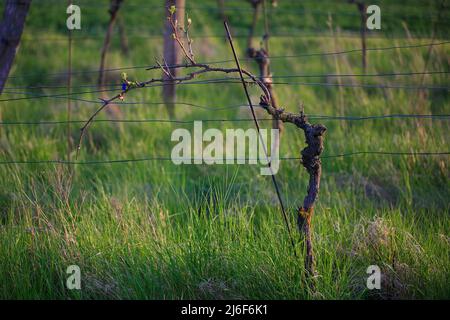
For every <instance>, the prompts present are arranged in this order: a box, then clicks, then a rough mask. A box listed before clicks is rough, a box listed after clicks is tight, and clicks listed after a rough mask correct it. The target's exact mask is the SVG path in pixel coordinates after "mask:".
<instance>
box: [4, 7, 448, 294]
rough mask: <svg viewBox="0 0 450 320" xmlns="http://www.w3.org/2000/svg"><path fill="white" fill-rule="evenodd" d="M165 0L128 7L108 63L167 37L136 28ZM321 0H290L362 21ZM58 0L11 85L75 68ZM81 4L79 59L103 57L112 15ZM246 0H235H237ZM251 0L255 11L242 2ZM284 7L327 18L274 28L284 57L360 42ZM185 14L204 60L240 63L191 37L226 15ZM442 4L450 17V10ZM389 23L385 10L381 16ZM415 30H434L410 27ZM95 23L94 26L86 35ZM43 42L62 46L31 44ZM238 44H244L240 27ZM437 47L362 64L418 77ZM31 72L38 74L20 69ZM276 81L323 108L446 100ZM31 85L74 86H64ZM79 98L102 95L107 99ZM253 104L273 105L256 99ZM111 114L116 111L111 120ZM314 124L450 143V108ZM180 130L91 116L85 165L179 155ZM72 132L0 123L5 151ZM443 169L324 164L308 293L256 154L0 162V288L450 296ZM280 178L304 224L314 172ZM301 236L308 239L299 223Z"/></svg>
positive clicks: (49, 150)
mask: <svg viewBox="0 0 450 320" xmlns="http://www.w3.org/2000/svg"><path fill="white" fill-rule="evenodd" d="M46 1H49V0H46ZM46 1H43V3H44V2H46ZM126 2H127V1H126ZM160 2H161V1H159V2H158V1H152V2H149V1H133V5H128V6H127V4H125V6H124V8H123V10H124V20H125V22H126V28H127V30H128V29H129V30H130V31H129V32H130V38H129V43H130V52H131V53H130V56H129V57H124V56H123V55H122V54H121V52H120V47H119V43H118V39H117V37H115V39H114V42H113V44H112V47H111V50H110V52H109V55H108V66H109V67H119V66H132V65H152V64H153V63H154V60H155V58H159V57H160V56H161V53H162V41H161V39H159V38H140V37H135V36H133V35H136V34H143V35H147V34H155V33H158V32H159V30H161V23H162V22H161V21H162V17H161V15H162V10H159V11H158V10H151V9H149V8H146V7H144V8H140V7H139V5H138V4H139V3H148V5H149V6H150V3H151V4H152V5H159V3H160ZM188 2H189V1H188ZM327 2H328V6H327V5H326V4H320V5H318V6H316V5H315V4H313V3H312V2H305V3H304V4H303V2H302V4H298V5H296V7H295V8H299V9H301V8H306V9H310V10H313V9H317V10H322V11H324V10H325V11H330V12H331V13H333V14H335V16H334V18H333V24H332V28H333V30H334V33H335V34H337V33H339V30H340V29H342V32H346V31H355V32H356V31H358V27H359V21H358V17H357V16H356V17H355V16H352V15H338V13H339V12H341V13H348V12H356V9H355V8H354V7H353V6H350V5H345V4H344V5H342V4H337V3H336V2H329V1H327ZM51 3H52V4H51V5H50V4H47V5H45V6H44V5H41V6H39V3H38V2H37V1H36V3H34V4H33V7H32V10H31V13H30V16H29V19H28V23H27V26H26V30H25V34H24V36H23V37H24V39H29V40H25V41H23V42H22V44H21V47H20V50H19V51H18V54H17V56H16V60H15V64H14V66H13V69H12V72H11V76H17V78H11V79H10V80H9V82H8V83H7V84H6V86H7V87H10V88H11V87H20V86H32V85H34V86H36V85H44V84H55V85H58V84H59V85H63V84H65V83H66V79H65V78H64V77H63V76H60V77H56V78H54V77H51V76H50V74H51V73H60V72H65V71H66V67H67V60H66V57H67V41H66V32H65V29H64V25H65V19H66V15H65V14H64V12H65V6H64V5H61V4H56V2H55V3H53V2H51ZM81 3H82V4H81V7H82V12H83V13H82V14H83V16H82V24H83V30H82V31H80V32H81V35H78V34H77V33H76V32H75V34H74V36H75V38H76V39H75V40H74V47H73V65H74V66H73V69H74V70H79V71H82V70H95V69H96V68H98V64H99V56H100V48H101V45H102V36H103V32H104V30H105V28H106V27H105V24H106V21H107V15H106V9H107V6H106V5H95V6H91V7H88V8H86V10H85V11H83V10H84V9H83V2H81ZM105 3H107V2H101V3H100V4H105ZM236 3H237V2H233V5H239V3H237V4H236ZM379 3H381V8H382V12H384V11H386V15H387V16H388V15H391V16H392V15H395V13H396V12H397V11H398V10H401V11H402V12H403V13H404V14H405V15H417V14H419V15H421V14H424V15H425V13H431V14H436V11H435V9H433V7H431V6H428V5H425V4H424V3H423V2H418V1H407V3H406V4H407V6H405V8H404V9H402V8H399V6H400V5H399V4H398V3H395V2H394V1H382V2H379ZM202 5H203V3H202ZM204 5H205V6H215V5H216V2H215V1H212V0H210V1H204ZM384 5H385V6H386V7H384ZM419 5H422V6H425V8H419ZM193 6H194V5H193ZM198 6H200V5H198ZM243 6H245V7H249V5H247V4H246V3H244V4H243ZM384 8H386V9H384ZM279 9H280V10H281V11H280V12H281V13H277V14H274V17H273V19H272V29H273V30H274V33H275V32H280V33H281V32H287V31H289V30H302V31H303V30H304V31H305V34H306V33H309V34H311V33H312V32H315V31H317V30H319V31H320V34H321V35H322V36H317V37H309V36H308V37H307V36H305V37H301V36H299V37H295V38H292V39H291V38H288V37H273V38H271V40H270V48H271V54H272V55H273V56H277V55H292V54H300V53H315V52H328V51H341V50H349V49H355V48H359V47H360V40H359V38H358V37H350V38H349V37H338V38H333V37H332V36H330V34H331V30H330V28H329V27H328V26H327V24H326V19H327V16H326V15H325V16H323V15H318V16H314V15H313V14H311V13H310V14H305V16H302V15H300V14H299V13H289V12H288V11H289V9H290V7H289V5H288V4H286V2H284V1H281V2H280V5H279ZM283 10H284V11H283ZM396 10H397V11H396ZM232 12H233V15H231V16H230V23H231V25H232V27H233V28H235V29H236V30H237V31H236V32H238V31H239V32H240V33H241V34H245V32H246V29H245V28H247V27H248V25H249V24H250V22H251V17H250V15H249V13H248V12H245V11H236V12H235V11H232ZM388 12H389V13H388ZM190 16H192V19H193V26H192V28H193V30H192V37H193V38H194V39H195V42H194V50H195V51H196V53H197V57H198V60H199V61H214V60H222V59H230V58H232V56H231V51H230V49H229V47H228V46H227V43H226V42H225V41H224V39H223V38H202V37H198V38H196V33H197V34H223V30H222V25H221V22H220V20H219V19H218V17H217V15H216V14H215V13H214V12H211V13H209V14H206V13H205V12H204V11H200V10H192V13H190ZM444 16H447V17H448V10H447V11H445V12H444ZM447 20H448V19H447ZM402 21H403V22H404V24H402V23H401V22H402ZM444 21H445V19H444ZM383 23H384V20H383V22H382V28H384V27H383ZM142 29H143V30H142ZM447 29H448V25H443V26H442V27H440V28H439V33H438V36H437V37H436V39H435V41H445V40H446V39H448V38H447V34H448V33H446V32H445V31H446V30H447ZM405 30H409V31H410V32H412V33H413V34H415V35H418V36H420V37H422V39H421V40H419V39H415V38H414V37H409V36H408V35H407V33H406V32H405ZM431 30H432V25H431V21H430V20H427V19H425V18H423V19H415V20H408V19H400V21H397V20H396V19H393V18H392V19H386V29H382V31H380V32H379V34H377V35H378V36H377V37H376V38H375V37H374V38H370V39H369V40H368V47H370V48H372V47H386V46H393V45H407V44H417V43H428V42H431V41H432V36H431ZM96 32H97V33H96ZM393 34H395V37H394V36H392V35H393ZM399 34H400V35H399ZM83 35H91V37H90V38H86V39H79V38H80V37H83ZM92 35H95V36H92ZM33 37H42V38H47V39H53V40H55V39H56V40H58V39H59V40H60V41H59V40H58V41H44V40H37V38H34V40H32V39H33ZM235 41H236V45H237V47H238V52H239V53H240V55H241V56H243V55H244V52H245V46H246V39H245V38H237V39H236V40H235ZM427 50H428V48H427V47H422V48H415V49H398V50H387V51H372V52H369V53H368V70H367V72H368V73H388V72H421V71H423V70H424V67H425V61H426V57H427ZM449 53H450V52H449V46H448V45H445V46H436V47H434V49H433V51H432V52H431V55H430V61H429V63H428V66H427V68H428V70H430V71H438V70H440V71H448V70H449V62H448V56H449ZM360 59H361V57H360V54H358V53H354V54H348V55H339V56H326V57H320V56H311V57H303V58H295V59H273V60H272V65H271V68H272V71H273V73H274V75H286V74H303V73H304V74H322V73H331V74H333V73H342V74H345V73H348V74H358V73H361V72H362V71H361V67H360V66H361V62H360ZM226 65H227V66H232V65H233V64H226ZM245 67H246V68H247V69H249V70H251V71H253V72H254V73H256V72H257V68H256V65H255V64H254V63H252V62H245ZM159 73H160V72H159V71H156V72H153V73H152V74H151V73H150V72H149V71H145V70H141V69H136V70H129V71H128V74H129V77H130V78H131V79H138V80H141V81H142V80H144V79H149V78H151V77H157V76H159ZM24 74H28V75H29V76H28V77H19V76H20V75H24ZM109 75H110V79H109V80H108V82H118V81H119V79H120V75H119V72H117V73H111V74H109ZM96 76H97V75H96V74H95V73H92V74H89V73H88V74H86V73H85V74H77V75H74V78H73V85H74V86H77V85H85V84H95V83H96ZM218 77H222V75H219V76H218ZM202 79H203V78H202ZM291 80H292V81H293V82H306V81H310V82H326V81H330V82H333V81H337V80H336V79H335V78H331V79H327V78H325V77H321V78H317V79H316V78H314V79H303V78H299V79H287V81H291ZM342 82H344V83H370V84H391V85H398V84H407V85H415V86H417V85H419V84H420V76H414V77H400V76H399V77H368V78H343V79H342ZM424 83H426V84H427V85H435V86H448V76H447V75H446V74H436V75H427V76H425V78H424ZM17 90H19V89H17ZM17 90H16V91H17ZM20 90H23V89H20ZM26 90H27V89H25V90H23V91H26ZM89 90H92V89H85V88H78V89H73V91H74V92H77V91H89ZM275 90H276V92H277V94H278V96H279V100H280V104H281V105H282V106H283V107H285V109H286V110H289V111H292V112H297V110H298V107H299V105H300V104H301V102H303V103H304V105H305V112H306V113H307V114H312V115H317V114H321V115H361V116H367V115H381V114H396V113H405V114H406V113H416V114H448V113H449V100H448V92H447V91H446V90H442V91H438V90H436V91H429V92H427V95H426V96H425V97H424V98H420V97H419V96H418V95H417V92H416V91H410V90H400V89H364V88H342V89H338V88H337V87H333V88H323V87H316V86H304V85H276V87H275ZM5 91H8V90H6V89H5ZM9 91H12V89H9ZM33 92H36V93H44V94H53V93H64V92H65V89H59V90H55V89H43V90H41V91H33ZM177 95H178V100H179V101H182V102H191V103H196V104H200V105H204V106H211V107H221V106H227V105H239V104H245V96H244V93H243V92H242V88H241V86H240V85H239V84H222V85H213V84H208V85H186V86H180V87H179V90H178V92H177ZM251 95H252V98H253V100H254V101H255V102H257V101H258V97H259V91H258V90H257V89H256V88H251ZM15 97H16V98H17V97H22V95H18V94H8V93H4V94H2V96H1V99H6V98H15ZM79 97H82V98H86V99H91V100H96V99H97V98H98V96H97V95H96V94H84V95H80V96H79ZM161 100H162V99H161V97H160V88H146V89H143V90H134V91H133V92H130V93H129V94H128V95H127V96H126V99H125V101H130V102H131V101H146V102H159V101H161ZM72 105H73V113H72V119H86V118H87V117H88V116H89V115H90V114H91V113H92V112H93V111H94V110H95V107H96V106H94V105H91V104H87V103H83V102H79V101H73V102H72ZM122 113H123V118H125V119H151V118H155V119H162V118H167V113H166V110H165V108H164V106H161V105H154V104H144V105H141V106H133V105H130V106H124V107H123V108H122ZM0 115H1V118H2V120H3V121H44V120H50V121H51V120H65V119H66V117H67V114H66V100H65V99H45V98H41V99H30V100H18V101H10V102H0ZM176 115H177V118H179V119H183V120H194V119H214V118H215V119H219V118H220V119H233V118H243V117H249V116H250V113H249V112H248V110H246V109H245V108H240V109H226V110H220V109H219V110H216V111H207V110H203V109H198V108H191V107H187V106H183V105H180V106H177V108H176ZM258 115H259V116H260V117H266V116H265V115H264V114H263V113H262V112H259V113H258ZM108 117H109V116H108V114H106V113H103V114H102V115H101V116H100V118H103V119H107V118H108ZM318 121H319V120H314V122H318ZM320 122H321V123H323V124H325V125H326V126H327V128H328V131H327V134H326V140H325V151H324V155H333V154H339V153H345V152H352V151H365V150H367V151H369V150H373V151H380V150H381V151H394V152H396V151H405V152H411V151H419V152H420V151H430V152H438V151H448V150H449V149H450V148H449V139H448V129H449V126H448V120H427V119H421V120H418V119H390V120H369V121H354V122H343V121H336V120H325V119H324V120H323V121H322V120H320ZM268 125H269V123H265V124H264V126H265V127H267V126H268ZM203 126H204V128H207V127H216V128H220V129H226V128H233V127H244V128H251V127H252V123H251V122H249V123H242V122H237V123H217V122H212V123H204V124H203ZM177 127H185V128H188V129H191V125H189V124H183V125H179V124H164V123H147V124H142V123H141V124H122V125H117V126H115V125H113V124H108V123H94V124H93V126H92V127H91V128H90V129H89V132H88V135H87V137H86V139H85V141H84V144H83V148H82V150H81V155H80V160H81V161H85V160H86V161H87V160H102V159H133V158H142V157H152V156H168V155H170V152H171V148H172V147H173V145H174V143H173V142H171V141H170V136H171V133H172V131H173V130H174V129H175V128H177ZM78 128H79V125H72V136H73V139H75V140H76V139H77V137H78V133H79V130H78ZM285 129H286V130H285V132H284V133H283V137H282V143H281V154H282V155H284V156H292V157H295V156H298V155H299V153H300V150H301V149H302V148H303V147H304V137H303V133H302V132H301V131H299V130H298V129H296V128H295V127H293V126H291V125H289V124H286V125H285ZM66 141H67V127H66V126H65V125H57V126H49V125H38V126H1V127H0V161H7V160H11V159H13V160H39V159H64V158H65V157H66V152H67V142H66ZM73 156H74V153H72V157H73ZM448 165H449V163H448V156H434V157H420V156H376V155H360V156H355V157H345V158H325V159H323V176H322V185H321V190H320V198H319V200H318V204H317V207H316V210H315V216H314V218H313V228H314V235H313V237H314V250H315V253H316V260H317V261H316V262H317V263H316V264H317V265H316V268H317V272H318V274H319V276H318V278H317V282H316V290H314V291H311V290H309V289H308V288H309V286H308V284H307V282H306V280H305V272H304V268H303V253H301V254H300V256H299V257H298V258H295V257H294V256H293V254H292V250H291V247H290V243H289V238H288V236H287V233H286V230H285V226H284V222H283V219H282V216H281V213H280V210H279V207H278V203H277V199H276V197H275V191H274V190H273V186H272V184H271V179H270V177H264V176H261V175H259V168H258V167H256V166H249V165H234V166H225V165H222V166H217V165H216V166H208V165H199V166H195V165H184V166H175V165H173V164H172V163H171V162H169V161H147V162H138V163H117V164H104V165H77V166H74V167H73V169H74V177H73V184H72V188H71V189H69V188H68V181H69V176H70V171H69V170H70V168H69V167H68V166H63V165H42V164H41V165H38V164H29V165H23V164H17V165H13V164H10V165H0V181H1V183H0V209H1V211H0V298H3V299H6V298H14V299H36V298H38V299H45V298H52V299H53V298H56V299H69V298H70V299H79V298H83V299H99V298H106V299H116V298H117V299H158V298H164V299H188V298H192V299H197V298H207V299H214V298H215V299H222V298H231V299H242V298H245V299H249V298H253V299H313V298H315V299H371V298H384V299H388V298H400V299H407V298H419V299H423V298H433V299H435V298H445V299H448V298H450V285H449V284H450V223H449V213H450V210H449V209H450V205H449V202H448V199H449V198H450V191H449V190H450V188H449V187H450V185H449V180H448V177H449V169H448ZM277 178H278V181H279V183H280V187H281V190H282V194H283V197H284V200H285V202H286V204H287V208H288V214H289V218H290V222H291V225H292V226H294V225H295V220H296V208H297V206H298V205H299V204H300V203H301V201H302V200H303V197H304V195H305V193H306V188H307V182H308V175H307V173H306V171H305V170H304V168H303V167H302V166H301V164H300V163H299V162H298V161H285V162H282V164H281V167H280V171H279V173H278V174H277ZM293 234H294V237H295V240H296V244H297V249H298V250H300V249H301V243H300V242H299V241H300V240H299V236H298V232H297V231H296V230H295V229H294V233H293ZM300 251H301V250H300ZM73 264H76V265H79V266H80V268H81V271H82V290H80V291H76V290H73V291H71V290H67V289H66V287H65V281H66V278H67V275H66V272H65V271H66V268H67V267H68V266H69V265H73ZM373 264H376V265H378V266H380V268H381V270H382V273H383V280H382V290H380V291H376V292H374V291H368V290H367V289H366V286H365V284H366V278H367V274H366V269H367V267H368V266H369V265H373Z"/></svg>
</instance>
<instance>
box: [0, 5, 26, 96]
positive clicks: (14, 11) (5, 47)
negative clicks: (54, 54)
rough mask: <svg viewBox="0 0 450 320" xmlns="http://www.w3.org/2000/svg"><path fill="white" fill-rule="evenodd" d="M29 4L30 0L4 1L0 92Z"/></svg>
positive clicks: (1, 24) (18, 40)
mask: <svg viewBox="0 0 450 320" xmlns="http://www.w3.org/2000/svg"><path fill="white" fill-rule="evenodd" d="M30 4H31V0H21V1H17V0H7V1H6V4H5V8H4V10H3V18H2V21H1V22H0V93H1V92H2V91H3V88H4V86H5V82H6V80H7V79H8V75H9V71H10V70H11V66H12V64H13V62H14V57H15V56H16V51H17V47H18V46H19V43H20V37H21V36H22V32H23V27H24V25H25V19H26V17H27V14H28V10H29V9H30Z"/></svg>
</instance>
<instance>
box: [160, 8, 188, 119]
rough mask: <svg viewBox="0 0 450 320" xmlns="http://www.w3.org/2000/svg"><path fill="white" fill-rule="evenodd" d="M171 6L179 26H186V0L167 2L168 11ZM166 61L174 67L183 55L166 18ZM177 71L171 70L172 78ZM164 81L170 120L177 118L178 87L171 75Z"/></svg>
mask: <svg viewBox="0 0 450 320" xmlns="http://www.w3.org/2000/svg"><path fill="white" fill-rule="evenodd" d="M171 6H175V7H176V11H175V18H176V20H178V25H180V26H183V25H184V12H185V10H184V6H185V0H166V5H165V7H166V8H167V9H168V8H170V7H171ZM164 21H165V22H164V53H163V57H164V61H165V64H167V65H169V66H172V65H177V64H180V63H181V60H182V53H181V50H180V48H179V46H178V45H177V43H176V42H175V41H174V40H173V37H172V34H173V30H172V25H171V24H170V22H169V21H168V20H167V19H166V18H164ZM177 71H178V70H177V69H173V70H171V73H172V76H173V77H176V76H177ZM163 79H165V80H168V82H167V83H165V84H164V86H163V88H162V94H163V100H164V103H165V105H166V108H167V112H168V113H169V116H170V118H174V117H175V102H176V85H175V83H174V82H172V81H170V79H171V78H170V77H169V75H167V74H165V73H163Z"/></svg>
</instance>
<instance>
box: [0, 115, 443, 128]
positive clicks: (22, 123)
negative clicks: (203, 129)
mask: <svg viewBox="0 0 450 320" xmlns="http://www.w3.org/2000/svg"><path fill="white" fill-rule="evenodd" d="M307 118H308V119H321V120H338V121H362V120H378V119H408V118H412V119H431V120H450V114H388V115H378V116H328V115H310V116H307ZM272 120H273V119H272V118H262V119H258V121H272ZM86 121H87V120H70V121H67V120H57V121H46V120H45V121H0V126H25V125H29V126H34V125H59V124H69V123H70V124H81V123H86ZM196 121H201V122H250V121H253V119H248V118H237V119H193V120H173V119H98V120H93V121H92V122H98V123H102V122H106V123H176V124H192V123H194V122H196Z"/></svg>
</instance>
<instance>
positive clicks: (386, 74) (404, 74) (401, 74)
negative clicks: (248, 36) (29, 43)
mask: <svg viewBox="0 0 450 320" xmlns="http://www.w3.org/2000/svg"><path fill="white" fill-rule="evenodd" d="M449 73H450V71H423V72H414V71H411V72H383V73H367V74H362V73H343V74H338V73H315V74H307V73H304V74H286V75H273V76H271V78H273V79H288V78H341V77H342V78H347V77H352V78H353V77H355V78H358V77H407V76H416V75H436V74H449ZM225 79H237V78H230V77H228V78H225ZM67 87H68V86H67V85H59V84H58V85H39V86H14V87H4V88H3V89H4V90H6V91H4V92H5V93H18V94H22V93H23V92H11V91H9V92H8V90H17V89H29V90H41V89H66V88H67ZM97 87H98V84H83V85H72V86H71V88H97ZM104 87H114V88H118V89H120V88H121V84H120V83H117V82H116V83H106V84H104Z"/></svg>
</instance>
